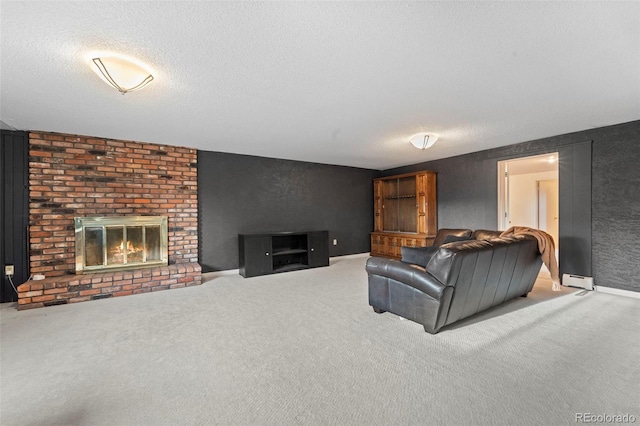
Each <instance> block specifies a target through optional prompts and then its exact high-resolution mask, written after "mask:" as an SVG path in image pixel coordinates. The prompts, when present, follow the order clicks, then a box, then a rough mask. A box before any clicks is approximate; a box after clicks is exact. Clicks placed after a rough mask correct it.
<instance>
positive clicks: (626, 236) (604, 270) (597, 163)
mask: <svg viewBox="0 0 640 426" xmlns="http://www.w3.org/2000/svg"><path fill="white" fill-rule="evenodd" d="M611 130H612V131H611V132H610V133H609V134H608V135H607V138H606V140H602V141H599V142H597V143H594V145H593V166H592V175H593V178H592V194H593V196H592V216H593V224H592V232H593V273H594V277H595V281H596V284H598V283H599V284H601V285H605V286H608V287H614V288H619V289H623V290H632V291H640V243H639V241H640V121H637V122H635V125H633V126H627V127H621V126H616V127H615V128H612V129H611Z"/></svg>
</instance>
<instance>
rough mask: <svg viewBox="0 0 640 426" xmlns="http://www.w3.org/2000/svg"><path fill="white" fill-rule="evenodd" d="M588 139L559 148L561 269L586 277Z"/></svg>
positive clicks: (588, 251)
mask: <svg viewBox="0 0 640 426" xmlns="http://www.w3.org/2000/svg"><path fill="white" fill-rule="evenodd" d="M591 145H592V143H591V141H589V142H583V143H578V144H573V145H567V146H563V147H560V148H559V153H558V154H559V155H558V168H559V170H558V172H559V174H558V177H559V191H560V192H559V198H560V200H559V201H560V206H559V212H558V213H559V214H560V223H559V232H558V234H559V235H558V237H559V239H560V243H559V246H560V250H561V253H560V254H561V255H560V259H558V263H559V266H560V271H561V272H562V273H566V274H577V275H583V276H587V277H591V276H593V273H592V267H591V266H592V259H591V252H592V238H591V221H592V220H591V162H592V153H591Z"/></svg>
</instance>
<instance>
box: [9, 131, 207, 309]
mask: <svg viewBox="0 0 640 426" xmlns="http://www.w3.org/2000/svg"><path fill="white" fill-rule="evenodd" d="M29 144H30V148H29V265H30V272H31V274H41V275H44V276H45V279H43V280H37V281H33V280H31V281H28V282H26V283H24V284H22V285H20V286H19V287H18V309H27V308H35V307H43V306H50V305H59V304H64V303H73V302H81V301H87V300H95V299H102V298H107V297H113V296H124V295H130V294H138V293H146V292H151V291H157V290H165V289H169V288H179V287H185V286H192V285H198V284H201V282H202V281H201V268H200V265H199V264H198V263H197V261H198V195H197V190H198V187H197V153H196V150H195V149H190V148H183V147H175V146H165V145H155V144H147V143H139V142H132V141H121V140H111V139H101V138H93V137H85V136H76V135H67V134H58V133H45V132H32V133H30V134H29ZM87 216H98V217H111V216H164V217H167V219H168V263H169V264H168V265H167V266H154V267H147V268H144V269H134V270H130V271H107V272H100V273H94V274H86V275H76V272H75V268H76V263H75V262H76V261H75V227H74V218H75V217H87Z"/></svg>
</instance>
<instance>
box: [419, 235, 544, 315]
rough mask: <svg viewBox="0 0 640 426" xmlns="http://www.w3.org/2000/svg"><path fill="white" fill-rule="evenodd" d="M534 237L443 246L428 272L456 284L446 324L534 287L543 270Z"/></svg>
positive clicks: (451, 284)
mask: <svg viewBox="0 0 640 426" xmlns="http://www.w3.org/2000/svg"><path fill="white" fill-rule="evenodd" d="M541 263H542V262H541V260H540V253H539V252H538V243H537V241H536V239H535V238H532V237H529V236H517V237H505V238H498V239H492V240H472V241H465V242H459V243H454V244H448V245H445V246H441V247H440V248H439V249H438V251H437V252H436V253H435V254H434V255H433V256H432V258H431V260H430V262H429V264H428V265H427V268H426V271H427V272H428V273H429V274H431V275H432V276H434V277H435V278H436V279H438V280H439V281H440V282H441V283H443V284H444V285H446V286H450V287H454V292H453V297H452V299H451V304H450V306H449V312H448V313H447V319H446V324H451V323H453V322H455V321H457V320H459V319H462V318H466V317H468V316H470V315H473V314H475V313H477V312H480V311H483V310H485V309H488V308H490V307H492V306H496V305H499V304H501V303H503V302H504V301H506V300H509V299H512V298H514V297H517V296H520V295H523V294H526V293H527V292H528V291H530V290H531V287H532V286H533V283H534V282H535V280H536V277H537V276H538V272H539V271H540V265H541Z"/></svg>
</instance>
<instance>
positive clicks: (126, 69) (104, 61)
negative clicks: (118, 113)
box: [92, 57, 153, 95]
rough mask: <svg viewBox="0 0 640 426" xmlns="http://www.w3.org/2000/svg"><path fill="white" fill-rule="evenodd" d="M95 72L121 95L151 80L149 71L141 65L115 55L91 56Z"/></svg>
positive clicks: (140, 87) (143, 85) (141, 86)
mask: <svg viewBox="0 0 640 426" xmlns="http://www.w3.org/2000/svg"><path fill="white" fill-rule="evenodd" d="M92 61H93V63H94V64H95V69H94V71H95V73H96V74H98V76H99V77H100V78H101V79H102V80H103V81H104V82H105V83H107V84H108V85H110V86H112V87H114V88H115V89H116V90H118V91H119V92H120V93H122V94H123V95H124V94H125V93H127V92H135V91H136V90H140V89H142V88H143V87H145V86H146V85H148V84H149V83H151V81H152V80H153V76H152V75H151V72H150V71H149V70H147V69H145V68H144V67H143V66H142V65H140V64H137V63H135V62H132V61H129V60H127V59H123V58H117V57H100V58H93V59H92Z"/></svg>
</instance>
